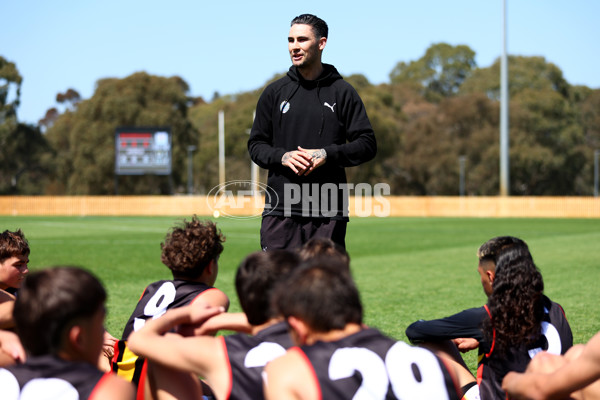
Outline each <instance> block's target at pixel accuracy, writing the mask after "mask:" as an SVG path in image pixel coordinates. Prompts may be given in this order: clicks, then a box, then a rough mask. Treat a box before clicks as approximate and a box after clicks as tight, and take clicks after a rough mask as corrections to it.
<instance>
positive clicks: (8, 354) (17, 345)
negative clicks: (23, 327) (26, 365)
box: [0, 330, 26, 366]
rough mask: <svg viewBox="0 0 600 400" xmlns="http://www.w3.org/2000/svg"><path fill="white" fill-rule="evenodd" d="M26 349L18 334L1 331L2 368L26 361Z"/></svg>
mask: <svg viewBox="0 0 600 400" xmlns="http://www.w3.org/2000/svg"><path fill="white" fill-rule="evenodd" d="M25 358H26V357H25V349H23V346H22V345H21V341H20V340H19V337H18V336H17V334H16V333H14V332H10V331H3V330H0V366H6V365H10V364H14V363H16V362H24V361H25Z"/></svg>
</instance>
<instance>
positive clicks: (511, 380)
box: [502, 333, 600, 400]
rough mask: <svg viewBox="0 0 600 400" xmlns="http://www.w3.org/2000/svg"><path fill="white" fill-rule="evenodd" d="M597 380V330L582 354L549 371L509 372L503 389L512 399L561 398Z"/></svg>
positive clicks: (599, 349) (599, 371)
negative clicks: (545, 372)
mask: <svg viewBox="0 0 600 400" xmlns="http://www.w3.org/2000/svg"><path fill="white" fill-rule="evenodd" d="M598 379H600V333H597V334H596V335H594V336H593V337H592V338H591V339H590V340H589V341H588V343H587V344H586V345H585V348H584V350H583V351H582V352H581V355H580V356H579V357H577V358H575V359H573V360H571V361H569V362H565V363H564V364H563V365H562V366H561V367H560V368H558V369H556V370H555V371H554V372H552V373H547V374H544V373H534V372H525V373H516V372H510V373H508V374H507V375H506V377H505V378H504V380H503V382H502V388H503V389H504V390H505V391H507V392H508V393H509V395H510V396H511V398H515V399H548V400H552V399H562V398H566V397H568V396H569V395H570V394H571V393H573V392H575V391H577V390H580V389H582V388H584V387H586V386H587V385H589V384H591V383H592V382H594V381H596V380H598Z"/></svg>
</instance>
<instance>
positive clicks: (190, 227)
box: [112, 215, 229, 389]
mask: <svg viewBox="0 0 600 400" xmlns="http://www.w3.org/2000/svg"><path fill="white" fill-rule="evenodd" d="M224 241H225V237H224V236H223V235H222V233H221V231H220V230H219V229H218V228H217V226H216V224H215V223H214V222H212V221H209V220H206V221H201V220H199V219H198V218H197V217H196V216H195V215H194V216H193V217H192V219H191V221H186V220H183V224H182V225H181V226H174V227H173V228H172V229H171V230H170V232H168V233H167V236H166V238H165V241H164V243H161V249H162V255H161V261H162V262H163V264H165V265H166V266H167V267H168V268H169V269H170V270H171V273H172V275H173V279H171V280H160V281H157V282H153V283H151V284H150V285H148V287H146V289H145V290H144V292H143V294H142V296H141V298H140V300H139V302H138V304H137V306H136V307H135V310H134V311H133V313H132V314H131V317H129V320H128V321H127V324H126V325H125V329H124V331H123V336H122V338H121V340H119V341H118V342H117V343H116V344H115V346H114V350H115V351H114V356H113V358H112V369H113V371H114V372H116V373H117V374H119V375H121V376H123V377H125V378H126V379H128V380H131V381H132V382H134V383H135V384H137V385H138V387H139V388H140V389H142V388H143V387H144V385H143V384H142V383H143V380H144V379H145V375H146V372H145V371H146V366H145V364H146V363H145V360H144V359H143V358H141V357H138V356H137V355H135V354H134V353H132V352H131V351H130V350H129V349H128V347H127V339H128V337H129V335H130V334H131V333H132V332H134V331H137V330H138V329H140V328H141V327H143V326H144V324H145V323H146V321H147V320H150V319H156V318H158V317H160V316H161V315H163V314H164V313H165V312H166V311H167V310H169V309H172V308H178V307H183V306H186V305H189V304H192V303H193V302H196V301H202V303H205V304H208V305H210V306H214V307H223V308H224V309H225V310H227V309H228V308H229V298H228V297H227V295H226V294H225V293H223V292H222V291H221V290H219V289H217V288H215V287H214V284H215V281H216V279H217V274H218V270H219V256H220V255H221V253H222V252H223V242H224Z"/></svg>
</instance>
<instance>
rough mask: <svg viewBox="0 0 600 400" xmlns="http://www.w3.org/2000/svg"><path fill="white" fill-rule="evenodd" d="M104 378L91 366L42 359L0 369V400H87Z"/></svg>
mask: <svg viewBox="0 0 600 400" xmlns="http://www.w3.org/2000/svg"><path fill="white" fill-rule="evenodd" d="M105 375H106V374H105V373H103V372H102V371H99V370H98V369H97V368H95V367H94V366H93V365H90V364H87V363H83V362H71V361H65V360H62V359H60V358H58V357H55V356H51V355H46V356H39V357H29V358H28V359H27V361H26V362H25V363H24V364H17V365H13V366H10V367H7V368H4V369H0V388H2V399H4V400H44V399H48V400H50V399H53V400H71V399H81V400H85V399H91V398H92V395H93V393H94V389H95V388H96V387H98V386H99V385H100V384H102V379H103V377H104V376H105Z"/></svg>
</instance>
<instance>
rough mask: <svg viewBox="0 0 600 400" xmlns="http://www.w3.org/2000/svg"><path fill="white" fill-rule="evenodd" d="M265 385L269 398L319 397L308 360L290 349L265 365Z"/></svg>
mask: <svg viewBox="0 0 600 400" xmlns="http://www.w3.org/2000/svg"><path fill="white" fill-rule="evenodd" d="M263 378H264V379H263V387H264V392H265V399H267V400H305V399H306V400H308V399H317V398H319V396H318V390H319V389H318V388H317V386H316V385H315V383H314V382H315V381H314V379H313V376H312V372H311V370H310V369H309V367H308V366H307V365H306V362H305V361H304V359H303V358H302V356H300V354H299V353H298V352H297V351H295V350H292V351H289V350H288V352H287V353H286V354H285V355H283V356H281V357H278V358H276V359H274V360H273V361H271V362H269V363H268V364H267V365H266V366H265V370H264V374H263Z"/></svg>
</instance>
